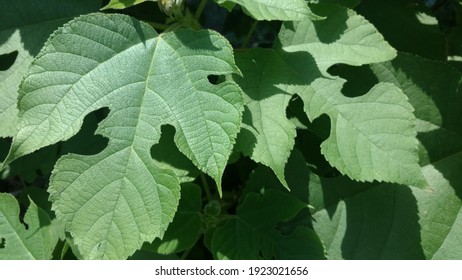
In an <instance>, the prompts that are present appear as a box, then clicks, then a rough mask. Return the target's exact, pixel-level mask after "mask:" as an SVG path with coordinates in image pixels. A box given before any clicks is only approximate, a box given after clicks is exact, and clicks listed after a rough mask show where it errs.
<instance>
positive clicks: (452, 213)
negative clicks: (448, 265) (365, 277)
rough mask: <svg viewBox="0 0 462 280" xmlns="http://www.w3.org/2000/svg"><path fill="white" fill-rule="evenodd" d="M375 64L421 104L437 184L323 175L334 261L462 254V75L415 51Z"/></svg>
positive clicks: (318, 189)
mask: <svg viewBox="0 0 462 280" xmlns="http://www.w3.org/2000/svg"><path fill="white" fill-rule="evenodd" d="M371 68H372V70H373V72H374V73H375V74H376V75H377V78H378V79H379V81H383V82H393V83H394V84H395V85H397V86H399V87H400V88H402V90H403V91H404V93H405V94H406V95H407V96H408V98H409V102H410V103H411V104H412V105H413V106H414V107H415V108H416V110H415V115H416V118H417V131H418V139H419V140H420V142H421V147H420V163H421V164H422V165H423V167H422V173H423V175H424V176H425V178H426V180H427V182H428V184H429V186H430V189H419V188H415V187H405V186H397V185H384V184H377V183H374V184H359V183H356V182H352V181H351V180H349V179H347V178H344V177H341V178H337V179H319V184H318V185H316V184H310V204H311V205H313V207H314V209H315V210H314V212H313V218H314V228H315V229H316V232H317V233H318V234H319V236H320V238H321V239H322V241H323V243H324V245H325V246H326V250H327V254H328V257H329V258H331V259H424V258H425V259H461V258H462V254H461V251H460V250H459V248H460V246H462V243H461V240H460V236H461V235H462V232H461V229H462V224H461V223H462V220H461V216H462V195H461V194H462V188H461V186H460V184H459V182H460V181H461V180H462V177H461V176H462V175H461V173H460V168H461V166H462V153H461V151H462V129H461V127H462V126H461V119H462V118H461V117H462V116H461V112H460V110H459V109H458V108H460V106H461V105H462V96H461V95H460V92H461V89H462V74H461V73H460V72H458V71H457V70H455V69H454V68H451V67H449V66H448V65H445V64H443V63H440V62H434V61H429V60H426V59H422V58H419V57H416V56H413V55H408V54H399V55H398V57H397V58H396V59H395V60H393V61H391V62H386V63H381V64H374V65H372V66H371ZM429 77H431V81H432V83H428V80H429ZM357 82H358V83H361V82H362V81H361V80H358V81H357ZM442 143H444V144H442ZM312 181H314V180H312Z"/></svg>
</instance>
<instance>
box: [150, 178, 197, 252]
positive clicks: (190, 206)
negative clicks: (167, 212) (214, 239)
mask: <svg viewBox="0 0 462 280" xmlns="http://www.w3.org/2000/svg"><path fill="white" fill-rule="evenodd" d="M201 208H202V197H201V189H200V187H199V186H197V185H195V184H192V183H189V184H182V185H181V199H180V204H179V205H178V210H177V211H176V214H175V217H174V218H173V221H172V223H171V224H170V225H169V226H168V229H167V231H166V232H165V234H164V237H163V238H162V240H159V239H156V240H154V242H153V243H152V244H147V245H145V246H143V248H144V249H147V250H149V251H153V252H156V253H158V254H163V255H169V254H174V253H178V252H181V251H184V250H186V249H189V248H190V247H192V246H193V245H194V244H195V243H196V242H197V239H198V238H199V233H200V230H201V226H202V219H201V215H200V210H201Z"/></svg>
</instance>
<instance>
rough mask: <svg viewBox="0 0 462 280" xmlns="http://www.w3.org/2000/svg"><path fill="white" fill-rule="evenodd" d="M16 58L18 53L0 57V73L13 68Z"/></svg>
mask: <svg viewBox="0 0 462 280" xmlns="http://www.w3.org/2000/svg"><path fill="white" fill-rule="evenodd" d="M17 57H18V51H14V52H11V53H8V54H2V55H0V71H5V70H8V69H9V68H10V67H11V66H13V64H14V62H15V61H16V58H17Z"/></svg>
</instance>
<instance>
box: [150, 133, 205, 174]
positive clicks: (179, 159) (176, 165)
mask: <svg viewBox="0 0 462 280" xmlns="http://www.w3.org/2000/svg"><path fill="white" fill-rule="evenodd" d="M174 136H175V128H174V127H173V126H171V125H163V126H162V127H161V136H160V139H159V142H158V143H157V144H155V145H153V146H152V147H151V157H152V158H153V160H154V161H155V162H156V163H157V164H158V166H160V167H163V168H166V169H172V170H173V171H174V172H175V173H176V174H177V175H178V176H179V177H180V178H181V179H187V180H191V181H192V180H194V178H196V177H197V176H199V174H200V173H199V170H198V169H197V168H196V167H195V166H194V164H193V163H192V162H191V160H189V159H188V158H187V157H186V156H185V155H184V154H183V153H181V152H180V150H179V149H178V147H177V146H176V144H175V141H174Z"/></svg>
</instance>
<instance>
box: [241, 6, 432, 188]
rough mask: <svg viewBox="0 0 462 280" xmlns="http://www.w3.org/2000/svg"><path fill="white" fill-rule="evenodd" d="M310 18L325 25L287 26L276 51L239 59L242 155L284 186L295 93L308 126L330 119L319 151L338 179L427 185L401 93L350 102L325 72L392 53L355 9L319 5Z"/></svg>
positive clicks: (388, 90) (390, 89)
mask: <svg viewBox="0 0 462 280" xmlns="http://www.w3.org/2000/svg"><path fill="white" fill-rule="evenodd" d="M315 11H316V12H319V14H321V15H325V16H326V17H327V18H326V19H325V20H322V21H311V20H309V19H306V20H303V21H298V22H289V23H284V25H283V27H282V29H281V31H280V33H279V42H278V43H277V44H276V46H275V47H274V49H273V50H267V49H253V50H248V51H245V52H240V53H238V54H237V64H238V66H239V67H240V69H241V70H242V72H243V78H241V77H237V76H235V80H236V81H237V82H238V83H239V84H240V85H241V87H242V88H243V90H244V93H245V96H246V97H245V100H246V110H245V112H244V117H243V129H242V131H241V134H240V137H239V141H238V143H239V147H240V149H241V150H242V151H243V152H244V153H245V154H248V155H250V156H251V157H252V159H254V160H255V161H257V162H261V163H263V164H265V165H267V166H269V167H271V168H272V169H273V171H274V172H275V173H276V175H277V176H278V178H279V180H281V182H283V183H284V184H285V185H286V183H285V179H284V177H283V176H284V166H285V164H286V162H287V159H288V157H289V155H290V151H291V150H292V147H293V143H294V140H293V138H294V137H295V126H294V125H292V124H291V123H290V122H289V121H288V120H287V117H286V108H287V105H288V103H289V101H290V99H291V98H293V96H294V95H295V94H297V95H299V96H300V97H301V99H302V100H303V102H304V106H305V112H306V114H307V116H308V117H309V118H310V120H311V121H313V120H314V119H316V118H318V117H319V116H321V115H322V114H326V115H328V116H329V117H330V118H331V132H330V137H329V138H328V139H326V141H325V142H324V143H323V144H322V145H321V148H322V153H323V154H324V156H325V157H326V159H327V160H328V161H329V163H330V164H331V165H332V166H334V167H336V168H337V169H338V170H339V171H340V172H341V173H343V174H347V175H348V176H350V177H351V178H353V179H355V180H359V181H372V180H379V181H388V182H398V183H402V184H414V185H419V186H422V185H424V184H425V179H424V178H423V176H422V174H421V171H420V167H419V165H418V154H417V144H418V142H417V139H416V129H415V117H414V115H413V108H412V106H411V105H410V104H409V103H408V101H407V98H406V96H405V95H404V94H403V93H402V92H401V90H400V89H399V88H398V87H396V86H394V85H392V84H386V83H379V84H377V85H375V86H374V87H373V88H372V89H370V92H369V93H367V94H366V95H364V96H359V97H356V98H347V97H345V96H344V95H343V94H342V93H341V90H342V86H343V84H344V83H345V80H343V79H341V78H339V77H334V76H331V75H330V74H329V73H328V72H327V70H328V69H329V67H331V66H332V65H334V64H336V63H345V64H349V65H363V64H369V63H376V62H381V61H386V60H389V59H392V58H394V57H395V55H396V52H395V50H394V49H393V48H392V47H391V46H390V45H388V43H387V42H386V41H384V39H383V37H382V36H381V35H380V34H379V33H378V32H377V30H376V29H375V28H374V27H373V26H372V25H371V24H370V23H368V22H367V21H366V20H365V19H364V18H362V17H361V16H359V15H357V14H356V13H355V12H353V11H352V10H349V9H347V8H343V7H339V6H335V5H319V6H317V9H316V10H315ZM358 38H361V39H358ZM255 81H257V82H255ZM397 139H399V140H397Z"/></svg>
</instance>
